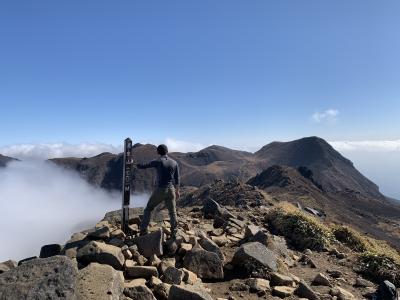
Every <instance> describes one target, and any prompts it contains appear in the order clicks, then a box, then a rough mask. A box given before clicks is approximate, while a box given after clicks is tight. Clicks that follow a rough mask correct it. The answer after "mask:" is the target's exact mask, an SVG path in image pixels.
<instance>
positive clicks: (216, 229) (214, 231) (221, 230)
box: [211, 227, 224, 236]
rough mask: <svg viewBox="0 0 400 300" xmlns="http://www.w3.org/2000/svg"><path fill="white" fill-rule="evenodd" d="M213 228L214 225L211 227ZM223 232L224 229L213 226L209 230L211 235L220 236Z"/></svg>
mask: <svg viewBox="0 0 400 300" xmlns="http://www.w3.org/2000/svg"><path fill="white" fill-rule="evenodd" d="M213 228H214V227H213ZM223 234H224V230H223V229H222V228H215V229H213V230H212V231H211V235H212V236H220V235H223Z"/></svg>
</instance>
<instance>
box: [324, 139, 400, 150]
mask: <svg viewBox="0 0 400 300" xmlns="http://www.w3.org/2000/svg"><path fill="white" fill-rule="evenodd" d="M329 143H330V144H331V145H332V147H333V148H335V149H336V150H338V151H340V152H350V151H352V152H354V151H367V152H400V140H391V141H336V142H329Z"/></svg>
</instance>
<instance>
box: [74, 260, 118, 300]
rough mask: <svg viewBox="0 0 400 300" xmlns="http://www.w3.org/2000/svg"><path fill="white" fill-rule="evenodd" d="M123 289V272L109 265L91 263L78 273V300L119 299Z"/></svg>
mask: <svg viewBox="0 0 400 300" xmlns="http://www.w3.org/2000/svg"><path fill="white" fill-rule="evenodd" d="M123 290H124V276H123V275H122V272H121V271H116V270H114V269H113V268H112V267H111V266H109V265H101V264H98V263H91V264H90V265H88V266H87V267H86V268H84V269H81V270H80V271H79V273H78V284H77V291H76V297H77V300H98V299H109V300H118V299H120V296H121V295H122V292H123Z"/></svg>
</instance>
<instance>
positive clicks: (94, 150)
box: [0, 143, 122, 160]
mask: <svg viewBox="0 0 400 300" xmlns="http://www.w3.org/2000/svg"><path fill="white" fill-rule="evenodd" d="M102 152H111V153H120V152H122V145H121V146H114V145H111V144H103V143H81V144H75V145H74V144H68V143H49V144H17V145H10V146H3V147H0V153H1V154H3V155H6V156H11V157H15V158H19V159H22V160H24V159H48V158H56V157H69V156H73V157H91V156H95V155H97V154H100V153H102Z"/></svg>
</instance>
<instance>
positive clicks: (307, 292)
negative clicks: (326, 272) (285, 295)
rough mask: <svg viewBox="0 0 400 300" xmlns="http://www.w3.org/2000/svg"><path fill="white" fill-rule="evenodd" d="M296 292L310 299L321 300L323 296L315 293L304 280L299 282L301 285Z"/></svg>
mask: <svg viewBox="0 0 400 300" xmlns="http://www.w3.org/2000/svg"><path fill="white" fill-rule="evenodd" d="M295 294H296V295H297V296H299V297H303V298H307V299H309V300H320V299H321V298H320V297H319V296H318V295H317V293H315V292H314V291H313V290H312V288H310V287H309V286H308V284H307V283H305V282H304V281H300V282H299V286H298V287H297V289H296V290H295Z"/></svg>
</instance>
